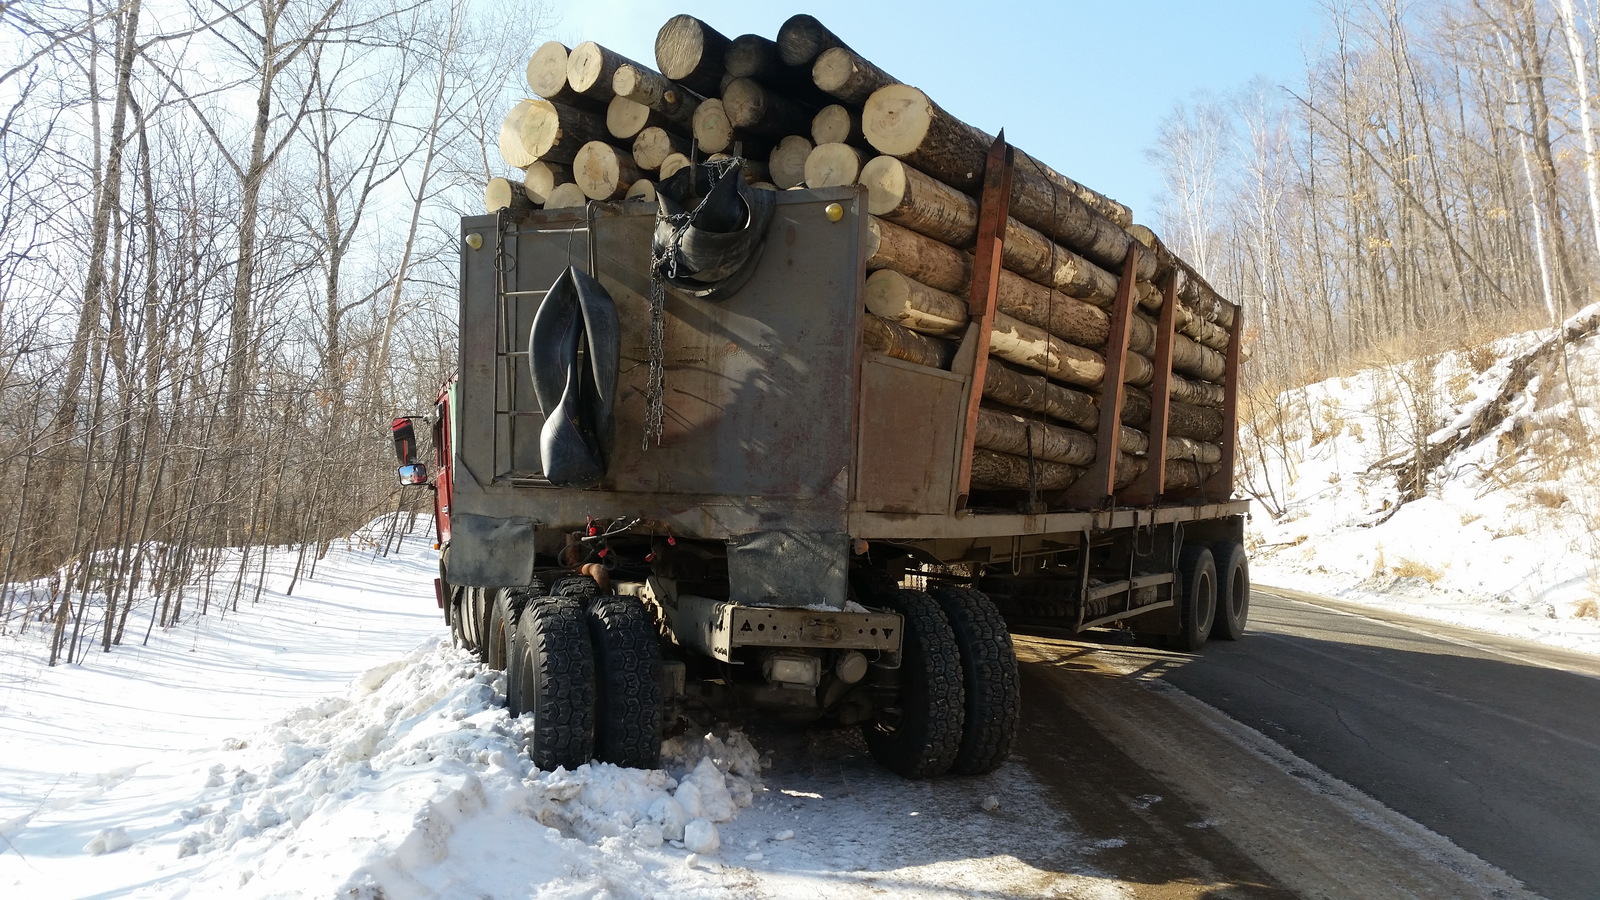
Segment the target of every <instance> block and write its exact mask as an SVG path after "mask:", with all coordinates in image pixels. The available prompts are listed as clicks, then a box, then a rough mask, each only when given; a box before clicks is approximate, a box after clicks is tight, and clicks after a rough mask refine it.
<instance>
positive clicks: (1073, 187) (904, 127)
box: [861, 84, 1133, 227]
mask: <svg viewBox="0 0 1600 900" xmlns="http://www.w3.org/2000/svg"><path fill="white" fill-rule="evenodd" d="M861 127H862V131H863V132H865V134H866V136H867V140H868V141H869V142H870V143H871V144H872V146H873V147H874V148H875V149H876V150H877V151H878V152H879V153H883V154H887V155H889V156H894V157H898V158H900V159H903V160H905V161H906V162H908V163H910V164H911V165H912V166H913V167H915V168H917V169H918V170H920V171H922V172H925V173H927V174H929V175H932V176H933V177H935V178H937V179H939V180H940V181H943V182H944V183H945V184H948V185H950V186H951V187H954V188H959V189H960V190H963V191H966V192H969V193H972V192H976V191H977V189H978V188H979V187H980V183H981V182H982V180H983V166H984V160H985V159H986V158H987V156H988V153H989V147H990V146H991V145H992V144H993V143H994V138H993V137H992V136H990V135H988V134H985V133H984V132H983V131H981V130H979V129H977V128H974V127H972V126H971V125H968V124H967V123H965V122H962V121H961V120H960V119H957V118H956V117H954V116H952V115H950V114H949V113H947V112H945V111H944V109H942V108H941V107H940V106H939V105H938V104H936V103H934V102H933V101H932V100H931V99H929V97H928V95H927V94H925V93H923V92H922V91H921V90H918V89H917V88H914V87H912V86H910V85H906V84H891V85H887V86H885V87H882V88H879V89H878V90H876V91H874V92H873V93H872V96H870V97H868V98H867V102H866V106H865V108H864V109H863V111H862V114H861ZM1016 169H1017V171H1031V172H1034V173H1036V174H1038V175H1040V176H1042V177H1043V178H1045V179H1046V180H1048V181H1049V182H1050V183H1051V184H1052V185H1053V187H1054V190H1055V191H1056V192H1060V193H1065V194H1068V195H1075V196H1077V197H1079V198H1080V199H1082V200H1083V202H1085V203H1087V204H1089V205H1090V206H1091V207H1093V208H1095V209H1096V210H1098V211H1099V212H1100V213H1101V215H1104V216H1105V217H1106V218H1108V219H1110V220H1111V221H1112V222H1115V223H1116V224H1117V225H1119V226H1121V227H1127V225H1129V224H1132V222H1133V216H1132V213H1130V212H1129V211H1128V208H1127V207H1126V206H1123V205H1122V204H1120V203H1117V202H1116V201H1114V200H1112V199H1110V198H1109V197H1106V196H1105V195H1103V194H1100V193H1098V192H1096V191H1092V190H1090V189H1088V188H1086V187H1084V186H1083V185H1081V184H1078V183H1077V182H1076V181H1073V180H1072V179H1070V178H1067V177H1066V176H1064V175H1062V174H1061V173H1059V172H1057V171H1055V170H1054V169H1052V168H1050V167H1049V166H1047V165H1045V164H1044V163H1042V162H1039V161H1038V160H1036V159H1034V158H1033V157H1031V156H1029V155H1028V154H1026V153H1024V152H1023V151H1021V150H1017V151H1016Z"/></svg>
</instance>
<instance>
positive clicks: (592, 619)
mask: <svg viewBox="0 0 1600 900" xmlns="http://www.w3.org/2000/svg"><path fill="white" fill-rule="evenodd" d="M589 637H590V638H591V640H592V641H593V643H594V661H595V681H596V683H597V685H598V687H599V703H598V704H597V705H596V716H595V735H594V755H595V758H596V759H598V760H600V761H601V762H608V763H615V764H616V765H619V766H627V767H629V768H634V769H654V768H657V767H658V766H660V765H661V725H662V722H661V684H660V682H659V681H657V679H656V670H657V669H659V668H661V642H660V639H659V638H657V636H656V626H655V621H654V619H653V618H652V617H651V615H650V611H649V610H647V609H645V606H644V603H643V602H641V601H640V600H639V599H638V598H637V597H620V596H616V595H609V596H603V597H597V598H595V600H594V602H593V603H592V604H591V605H590V606H589Z"/></svg>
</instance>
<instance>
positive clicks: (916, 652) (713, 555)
mask: <svg viewBox="0 0 1600 900" xmlns="http://www.w3.org/2000/svg"><path fill="white" fill-rule="evenodd" d="M686 18H688V17H678V19H675V20H674V22H678V21H679V20H681V19H686ZM807 18H808V17H807ZM691 21H692V22H697V21H698V20H691ZM812 21H814V20H812ZM700 24H701V25H703V23H700ZM672 25H673V23H669V26H672ZM696 27H699V26H698V25H697V26H696ZM785 27H786V28H787V27H788V26H787V25H786V26H785ZM666 32H667V29H663V34H666ZM697 40H698V43H697V44H694V42H689V43H691V44H694V45H695V46H696V47H700V48H702V49H701V50H697V51H696V52H709V51H704V49H703V48H704V47H707V46H710V47H713V48H714V47H715V42H714V41H712V40H711V39H710V37H709V36H706V35H704V34H702V35H701V37H700V38H698V39H697ZM668 43H669V46H668V50H672V49H673V48H674V47H679V46H680V45H682V44H683V43H684V42H683V41H682V40H677V42H676V43H673V42H668ZM747 43H748V42H747ZM768 43H771V42H768ZM838 46H842V45H838ZM838 46H835V49H838ZM562 49H563V52H564V48H562ZM824 49H826V48H824ZM543 52H544V50H543V49H541V53H543ZM846 52H848V50H847V48H846ZM835 55H836V54H835ZM660 58H661V44H660V43H658V60H659V59H660ZM729 58H730V59H731V58H732V56H731V55H730V57H729ZM538 60H539V56H538V55H537V54H536V56H535V62H537V61H538ZM666 62H672V63H673V65H674V66H676V68H677V69H680V70H683V71H685V72H687V70H688V69H687V66H686V65H685V64H683V63H682V61H681V60H679V61H672V60H667V61H664V62H663V65H662V68H663V70H664V71H667V70H668V69H670V68H672V67H671V66H668V65H667V64H666ZM610 63H612V68H617V67H618V66H620V67H621V68H622V69H625V70H626V71H625V72H623V73H622V74H623V75H626V76H627V77H629V78H642V77H644V76H642V75H640V74H639V70H644V67H640V66H637V64H633V65H627V64H625V63H626V61H623V63H616V61H615V60H611V61H610ZM644 71H648V70H644ZM819 71H820V66H819ZM529 72H530V81H531V80H532V78H533V72H534V67H533V65H532V64H530V69H529ZM649 74H650V75H652V76H654V77H655V78H661V77H662V76H661V75H659V74H656V73H653V72H651V73H649ZM669 74H671V73H670V72H669ZM878 74H879V75H882V73H881V72H879V73H878ZM673 77H675V78H685V77H687V76H686V75H674V76H673ZM819 77H820V76H819ZM884 77H887V76H884ZM593 80H594V79H593V78H586V79H584V83H588V82H590V81H593ZM622 80H623V79H622V76H620V75H619V76H618V77H617V78H616V79H615V83H616V84H618V85H620V84H622ZM578 83H579V79H577V78H574V79H572V80H571V82H569V83H566V84H565V85H564V86H562V87H560V88H559V89H558V88H546V89H547V90H550V91H551V93H557V92H558V91H566V92H568V93H571V92H572V90H573V85H574V84H578ZM629 83H631V82H629ZM673 83H674V84H675V83H676V82H673ZM819 83H821V82H820V81H819ZM906 90H912V91H914V90H915V89H909V88H906V86H904V85H899V84H892V85H886V86H882V87H880V88H878V89H877V90H875V91H866V92H863V90H862V88H861V87H860V86H859V85H853V86H851V87H850V88H849V92H850V96H855V97H857V98H858V100H857V103H856V106H855V107H853V109H856V110H859V109H860V107H861V101H860V98H863V97H867V96H868V94H870V95H871V96H870V98H869V99H867V100H865V101H864V102H865V105H866V106H865V108H866V112H867V114H870V113H871V111H872V101H873V100H875V99H877V97H878V94H881V93H883V92H885V91H888V92H889V93H890V95H892V96H890V100H893V101H895V102H897V103H900V104H901V108H902V112H903V108H904V103H903V102H902V101H903V100H904V96H905V91H906ZM897 92H898V93H897ZM524 102H528V101H524ZM541 102H542V101H541ZM574 102H575V101H574ZM662 102H664V101H662ZM709 102H710V100H707V101H706V103H709ZM705 105H706V104H705V103H702V104H700V106H701V107H702V108H703V107H704V106H705ZM730 105H731V103H730ZM550 108H551V109H554V110H556V114H557V115H563V116H567V117H569V118H572V117H581V116H584V115H587V116H593V115H595V114H594V113H583V112H582V111H581V110H579V111H578V112H574V111H573V109H574V108H575V107H569V106H568V105H566V104H561V105H555V104H550ZM922 109H923V107H918V110H922ZM851 114H852V115H858V116H859V115H860V113H859V112H854V113H851ZM919 114H921V115H923V116H924V119H925V121H922V122H921V123H920V125H917V127H918V128H920V129H921V133H922V135H923V137H921V138H918V137H916V136H913V137H912V138H910V139H907V138H904V137H903V136H902V137H896V136H895V134H893V133H888V134H886V133H885V129H888V130H889V131H891V132H892V131H893V129H894V128H900V129H901V130H902V131H903V130H904V126H905V124H906V120H907V116H905V115H898V117H897V118H896V121H895V122H892V123H889V124H888V125H885V124H883V123H882V122H879V123H878V124H877V125H876V126H874V125H873V124H872V123H871V122H870V121H869V122H867V123H866V124H867V138H868V139H870V140H871V141H872V145H873V146H874V147H875V148H879V149H881V150H883V153H884V155H883V156H880V157H878V159H872V160H871V161H870V162H868V163H867V164H866V165H865V166H863V167H862V168H861V170H860V171H859V172H856V173H853V174H852V176H851V178H852V182H853V183H849V184H841V185H835V186H822V185H819V184H810V183H808V185H807V186H803V187H799V188H796V189H793V190H773V189H772V187H773V186H772V185H769V184H759V183H757V184H752V183H751V182H753V181H759V180H760V179H759V178H758V177H757V175H758V173H765V172H766V171H767V167H765V166H762V167H759V169H756V168H752V167H750V166H749V165H748V164H747V162H746V159H745V158H743V157H741V156H739V155H737V154H736V155H734V156H733V157H731V158H728V159H723V160H708V161H704V162H691V163H690V164H689V165H686V166H678V167H676V168H675V169H674V170H673V171H672V172H671V173H667V174H668V175H670V177H663V178H661V180H660V181H659V182H655V183H654V184H653V189H652V190H651V191H650V192H649V194H650V195H659V196H653V197H647V196H645V195H643V194H640V193H638V192H630V193H629V195H631V196H634V197H639V198H641V199H643V200H645V201H647V202H640V201H639V200H635V199H627V197H626V196H625V194H624V192H623V191H622V190H621V188H622V187H624V185H622V184H621V183H622V182H624V181H627V180H629V179H628V178H627V177H626V176H627V175H630V174H632V173H624V174H623V175H622V176H619V175H618V173H616V172H611V173H610V174H607V175H605V176H604V179H603V180H605V181H609V182H610V183H608V184H601V185H600V186H597V187H591V186H590V185H582V190H583V192H584V194H585V195H587V197H588V199H587V200H586V202H584V203H583V204H582V205H577V206H565V205H562V204H559V203H556V204H545V208H539V205H540V204H537V203H530V202H521V201H519V202H512V201H511V200H505V201H504V202H501V203H499V204H495V203H493V202H491V208H493V210H494V211H493V212H492V213H490V214H486V215H474V216H468V217H465V218H463V219H462V220H461V233H460V252H461V265H460V348H459V353H460V359H459V371H458V373H457V375H456V376H455V377H454V378H453V379H452V380H451V381H450V382H449V384H448V385H447V386H446V388H445V389H444V391H443V392H442V393H441V394H440V396H439V398H438V401H437V405H436V407H435V409H434V410H433V411H432V412H431V413H430V414H429V415H428V416H426V417H425V419H426V422H427V424H428V426H429V427H430V428H431V434H432V446H433V457H432V463H433V467H434V470H433V471H432V472H431V473H430V472H429V471H428V468H427V466H426V464H425V463H424V462H422V461H421V458H420V456H419V455H418V453H417V450H416V445H417V441H416V434H415V429H414V427H413V423H412V421H411V420H410V419H409V418H401V419H397V420H396V421H395V446H396V450H397V454H398V457H399V462H400V464H401V469H400V476H401V481H402V483H403V484H411V485H431V486H432V488H433V490H434V499H435V508H436V513H437V515H436V520H435V521H436V523H437V528H438V538H439V543H440V546H441V548H442V553H441V564H440V577H439V581H438V585H437V587H438V602H439V605H440V607H441V608H442V609H443V611H444V616H445V618H446V620H447V622H448V623H449V625H450V627H451V629H452V631H453V633H454V635H455V636H456V638H457V640H458V642H459V643H460V644H461V645H463V646H465V647H468V648H470V649H472V650H473V651H474V652H476V653H477V654H478V655H479V656H480V658H481V659H482V660H483V661H484V662H485V663H486V664H487V665H489V666H491V667H495V668H502V669H504V670H505V672H506V694H507V704H508V706H509V708H510V709H511V711H512V713H513V714H515V715H522V716H525V717H529V718H530V719H531V724H530V729H529V735H530V737H529V740H530V750H531V755H532V758H533V760H534V762H535V763H536V764H537V765H539V766H540V767H543V768H550V767H554V766H556V765H566V766H569V767H571V766H574V765H578V764H581V763H584V762H587V761H589V760H590V759H599V760H604V761H609V762H613V763H617V764H620V765H629V766H643V767H650V766H654V765H657V764H658V761H659V752H660V745H661V739H662V734H663V730H664V729H670V728H672V727H673V726H674V723H677V722H681V721H684V720H689V721H695V720H700V721H703V720H704V719H706V718H708V717H718V718H727V717H739V716H749V715H755V714H761V715H764V716H772V717H776V718H778V719H781V720H784V721H788V722H794V723H801V724H809V723H819V724H832V725H840V726H856V727H860V728H861V729H862V730H863V733H864V737H865V742H866V744H867V746H868V748H869V749H870V751H871V753H872V755H873V757H874V758H875V759H876V760H878V761H879V762H880V763H881V764H882V765H884V766H885V767H887V768H889V769H890V770H892V771H895V772H897V773H900V774H901V775H904V776H906V777H912V778H920V777H929V776H936V775H941V774H944V773H958V774H973V773H982V772H988V771H991V770H993V769H995V768H996V767H997V766H999V765H1000V764H1001V763H1002V762H1003V761H1004V760H1005V759H1006V757H1007V755H1008V753H1009V751H1010V748H1011V744H1012V740H1013V736H1014V733H1015V730H1016V727H1017V722H1018V716H1019V710H1020V705H1019V704H1020V699H1019V696H1018V675H1017V663H1016V658H1015V655H1014V653H1013V650H1012V644H1011V638H1010V630H1011V629H1023V628H1027V629H1035V628H1042V629H1061V630H1065V631H1067V632H1081V631H1084V630H1086V629H1107V628H1109V629H1120V630H1123V631H1125V632H1131V633H1132V634H1133V635H1135V636H1136V637H1137V638H1138V639H1140V640H1142V641H1147V642H1150V643H1156V644H1161V645H1164V646H1166V647H1168V648H1170V649H1173V650H1177V651H1182V652H1197V651H1199V650H1200V648H1201V647H1202V645H1204V644H1205V643H1206V641H1207V640H1208V639H1211V638H1218V639H1229V640H1232V639H1237V638H1239V637H1240V636H1241V635H1242V634H1243V632H1244V628H1245V624H1246V617H1247V613H1248V602H1249V575H1248V563H1247V560H1246V556H1245V551H1244V544H1243V522H1244V517H1245V515H1246V512H1247V503H1246V501H1244V500H1242V499H1237V498H1235V497H1234V496H1233V456H1234V449H1233V445H1234V436H1233V435H1234V426H1235V418H1236V392H1237V385H1238V366H1239V338H1240V329H1241V319H1242V317H1241V316H1240V315H1238V311H1237V308H1236V307H1234V306H1233V305H1232V304H1229V303H1227V302H1226V301H1223V300H1221V299H1220V298H1218V297H1216V295H1215V292H1214V291H1212V290H1211V289H1210V287H1209V286H1208V285H1206V284H1205V282H1204V281H1203V279H1201V278H1200V277H1199V275H1198V273H1195V272H1193V270H1191V269H1189V268H1188V267H1187V266H1186V265H1185V264H1184V263H1183V262H1182V260H1180V259H1178V258H1177V257H1175V256H1174V255H1172V254H1171V253H1169V252H1168V251H1166V249H1165V248H1164V247H1162V246H1161V244H1160V242H1159V240H1157V239H1156V238H1155V236H1154V235H1153V234H1150V233H1149V232H1147V231H1144V232H1141V230H1140V229H1139V228H1138V227H1137V226H1132V225H1131V224H1130V222H1129V221H1128V220H1126V218H1125V213H1126V211H1125V209H1120V208H1119V207H1117V206H1116V205H1115V204H1113V203H1111V202H1110V201H1108V200H1105V198H1102V197H1099V195H1095V194H1093V193H1092V192H1087V191H1086V189H1083V188H1081V186H1078V185H1076V184H1075V183H1073V182H1070V181H1069V180H1068V179H1065V178H1064V177H1062V176H1059V175H1057V174H1055V173H1054V172H1053V170H1049V169H1048V168H1047V167H1044V166H1042V165H1041V164H1039V163H1037V162H1035V161H1033V160H1032V159H1031V158H1027V157H1026V156H1025V155H1024V154H1022V153H1020V151H1015V150H1013V149H1012V148H1010V147H1009V146H1008V145H1006V144H1005V142H1004V139H1003V135H1002V136H1001V138H1000V139H997V140H995V139H989V138H988V136H986V135H982V134H981V132H977V130H976V129H971V128H970V127H969V126H961V125H960V123H955V124H954V125H951V124H950V122H949V121H946V120H947V119H948V117H947V116H946V114H944V113H943V111H942V110H939V109H938V108H937V107H936V106H933V105H932V104H931V103H928V104H927V105H926V110H925V111H923V112H921V113H919ZM532 115H533V113H531V112H529V111H528V110H527V109H523V110H522V111H521V112H514V113H513V117H520V118H519V119H518V121H519V122H523V123H525V122H526V120H527V119H528V118H529V116H532ZM574 120H575V119H574ZM507 121H508V127H510V124H509V123H511V118H508V120H507ZM679 121H680V122H682V121H686V119H685V118H684V117H683V116H681V115H680V117H679ZM590 125H591V126H592V128H599V127H602V126H598V125H594V124H593V123H592V122H591V123H590ZM565 127H566V125H565V124H564V125H563V128H565ZM874 128H876V130H877V131H876V136H875V135H874V131H873V129H874ZM940 129H943V132H941V131H940ZM571 130H572V131H581V129H571ZM897 142H898V143H897ZM979 142H984V143H982V144H981V145H980V143H979ZM504 143H505V132H502V144H503V145H504ZM778 143H781V142H778ZM732 149H734V150H735V151H738V150H740V149H741V148H740V146H739V145H737V144H735V145H734V147H733V148H732ZM974 151H976V156H974ZM502 152H506V150H505V148H504V146H503V147H502ZM774 152H775V153H776V152H777V149H776V147H775V148H774ZM539 153H540V155H542V156H543V157H544V158H546V159H552V158H553V159H554V160H555V162H556V164H557V165H561V166H566V165H567V164H572V166H573V168H572V169H566V168H563V169H562V171H563V172H567V173H571V172H572V171H573V169H576V170H578V171H577V174H576V175H575V176H570V177H577V178H578V179H579V180H580V182H581V180H582V170H583V169H584V168H585V166H583V165H579V164H577V163H574V160H576V159H577V158H578V155H577V154H578V151H577V148H570V149H569V152H568V155H566V156H565V157H562V156H560V155H559V154H556V155H554V156H551V154H552V153H554V151H552V150H551V148H550V147H548V146H545V147H542V148H539ZM532 155H533V154H532V153H529V154H525V155H524V157H523V158H524V159H526V158H527V157H528V156H532ZM595 155H599V154H595ZM513 156H515V154H514V153H507V158H508V159H512V158H513ZM609 156H614V154H608V158H609ZM848 156H850V157H852V158H858V159H870V157H871V154H870V153H865V152H858V151H856V150H852V151H851V153H850V154H848ZM630 158H631V157H630ZM529 162H531V160H530V161H529ZM529 162H523V163H519V164H521V165H529ZM874 166H876V168H874ZM589 168H591V169H592V168H594V167H593V166H590V167H589ZM790 168H794V165H793V164H791V165H790ZM529 171H530V173H531V172H532V171H533V169H532V167H531V166H530V168H529ZM813 180H815V181H818V182H821V181H825V180H826V179H824V178H822V177H816V178H814V179H813ZM515 187H516V188H518V189H521V188H522V187H523V186H522V185H520V184H519V185H515ZM501 193H502V194H504V193H505V192H504V190H503V189H502V190H501ZM529 196H531V193H530V194H529ZM1072 217H1076V218H1072ZM1069 219H1071V221H1069ZM1119 219H1120V220H1119Z"/></svg>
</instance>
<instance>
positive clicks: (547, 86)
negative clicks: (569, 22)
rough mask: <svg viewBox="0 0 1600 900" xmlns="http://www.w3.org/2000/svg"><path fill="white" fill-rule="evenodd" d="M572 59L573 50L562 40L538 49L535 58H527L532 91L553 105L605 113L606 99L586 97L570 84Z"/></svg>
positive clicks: (548, 42)
mask: <svg viewBox="0 0 1600 900" xmlns="http://www.w3.org/2000/svg"><path fill="white" fill-rule="evenodd" d="M571 58H572V51H570V50H568V49H567V45H566V44H563V43H561V42H560V41H545V42H544V43H543V44H540V45H539V49H537V50H535V51H533V56H531V57H529V58H528V67H527V71H526V75H527V79H528V87H529V89H531V90H532V91H533V92H534V93H535V94H537V95H538V96H540V97H541V98H543V99H545V100H548V101H550V102H551V103H560V104H562V105H564V106H571V107H574V108H576V109H584V110H588V111H589V112H600V111H602V110H604V109H605V108H606V103H605V100H599V99H596V98H593V97H586V96H584V95H583V94H582V93H579V92H578V91H576V90H573V88H572V85H571V84H570V83H569V82H568V81H567V63H568V62H570V61H571ZM607 99H610V98H607Z"/></svg>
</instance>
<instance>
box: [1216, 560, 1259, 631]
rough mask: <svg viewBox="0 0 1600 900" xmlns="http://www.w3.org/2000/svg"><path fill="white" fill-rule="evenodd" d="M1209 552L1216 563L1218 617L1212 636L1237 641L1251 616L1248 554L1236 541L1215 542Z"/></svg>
mask: <svg viewBox="0 0 1600 900" xmlns="http://www.w3.org/2000/svg"><path fill="white" fill-rule="evenodd" d="M1211 552H1212V554H1213V556H1214V558H1215V561H1216V563H1217V618H1216V621H1215V622H1214V623H1213V624H1212V626H1211V636H1212V637H1214V638H1217V639H1218V640H1223V641H1237V640H1238V639H1239V638H1242V637H1244V626H1245V623H1246V622H1247V621H1248V620H1249V618H1250V557H1249V556H1248V555H1247V554H1246V553H1245V552H1244V547H1243V546H1241V545H1240V544H1238V543H1237V542H1235V541H1222V542H1221V543H1218V544H1214V545H1212V548H1211Z"/></svg>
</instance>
